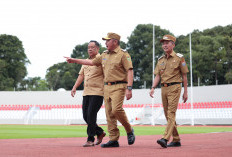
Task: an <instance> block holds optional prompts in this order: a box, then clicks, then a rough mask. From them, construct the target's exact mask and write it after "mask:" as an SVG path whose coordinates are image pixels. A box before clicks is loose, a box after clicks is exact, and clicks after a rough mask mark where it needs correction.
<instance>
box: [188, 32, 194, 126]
mask: <svg viewBox="0 0 232 157" xmlns="http://www.w3.org/2000/svg"><path fill="white" fill-rule="evenodd" d="M189 50H190V82H191V88H190V89H191V96H190V97H191V113H192V117H191V125H192V126H194V109H193V77H192V76H193V73H192V71H193V70H192V37H191V33H190V34H189Z"/></svg>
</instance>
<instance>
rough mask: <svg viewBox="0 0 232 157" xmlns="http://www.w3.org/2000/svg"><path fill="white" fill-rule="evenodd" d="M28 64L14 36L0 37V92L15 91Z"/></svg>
mask: <svg viewBox="0 0 232 157" xmlns="http://www.w3.org/2000/svg"><path fill="white" fill-rule="evenodd" d="M28 63H30V61H29V60H28V58H27V56H26V54H25V53H24V48H23V45H22V42H21V41H20V40H19V39H18V38H17V37H16V36H12V35H6V34H3V35H0V67H1V70H0V90H13V89H16V90H17V87H18V86H17V85H18V83H20V82H21V81H22V80H23V78H24V77H25V76H26V75H27V69H26V64H28Z"/></svg>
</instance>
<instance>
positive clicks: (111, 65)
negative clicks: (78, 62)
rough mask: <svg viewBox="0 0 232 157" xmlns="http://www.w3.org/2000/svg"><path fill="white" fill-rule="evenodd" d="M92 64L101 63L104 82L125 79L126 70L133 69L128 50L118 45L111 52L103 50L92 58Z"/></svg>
mask: <svg viewBox="0 0 232 157" xmlns="http://www.w3.org/2000/svg"><path fill="white" fill-rule="evenodd" d="M93 64H94V65H97V66H99V65H102V69H103V73H104V82H115V81H127V71H128V70H129V69H133V66H132V61H131V57H130V55H129V54H128V52H126V51H124V50H122V49H121V48H120V46H118V47H117V48H116V49H115V50H114V51H113V52H109V51H105V52H104V53H102V54H101V56H97V57H96V58H95V59H94V60H93Z"/></svg>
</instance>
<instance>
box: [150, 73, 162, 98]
mask: <svg viewBox="0 0 232 157" xmlns="http://www.w3.org/2000/svg"><path fill="white" fill-rule="evenodd" d="M159 82H160V75H159V74H157V75H156V76H155V79H154V81H153V85H152V88H151V90H150V96H151V97H152V98H154V96H153V95H154V91H155V88H156V87H157V85H158V84H159Z"/></svg>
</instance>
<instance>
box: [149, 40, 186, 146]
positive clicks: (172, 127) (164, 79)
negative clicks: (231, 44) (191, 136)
mask: <svg viewBox="0 0 232 157" xmlns="http://www.w3.org/2000/svg"><path fill="white" fill-rule="evenodd" d="M175 41H176V38H175V37H173V36H171V35H165V36H163V39H161V40H160V42H161V43H162V48H163V50H164V52H165V54H164V55H163V56H161V57H160V58H159V59H158V63H157V65H156V68H155V71H154V74H155V75H156V76H155V79H154V82H153V86H152V89H151V91H150V96H151V97H153V94H154V90H155V88H156V86H157V85H158V83H159V81H160V80H161V96H162V102H163V108H164V113H165V117H166V119H167V126H166V129H165V132H164V134H163V137H162V138H161V139H159V140H157V143H158V144H160V145H161V146H162V147H164V148H167V147H178V146H181V143H180V137H179V134H178V131H177V125H176V110H177V107H178V103H179V98H180V93H181V83H183V85H184V93H183V101H184V102H186V101H187V99H188V93H187V83H188V81H187V73H188V67H187V65H186V62H185V59H184V57H183V55H182V54H179V53H175V52H174V51H173V48H174V47H175ZM171 136H173V140H172V142H171V143H169V144H168V145H167V141H169V139H170V137H171Z"/></svg>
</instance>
